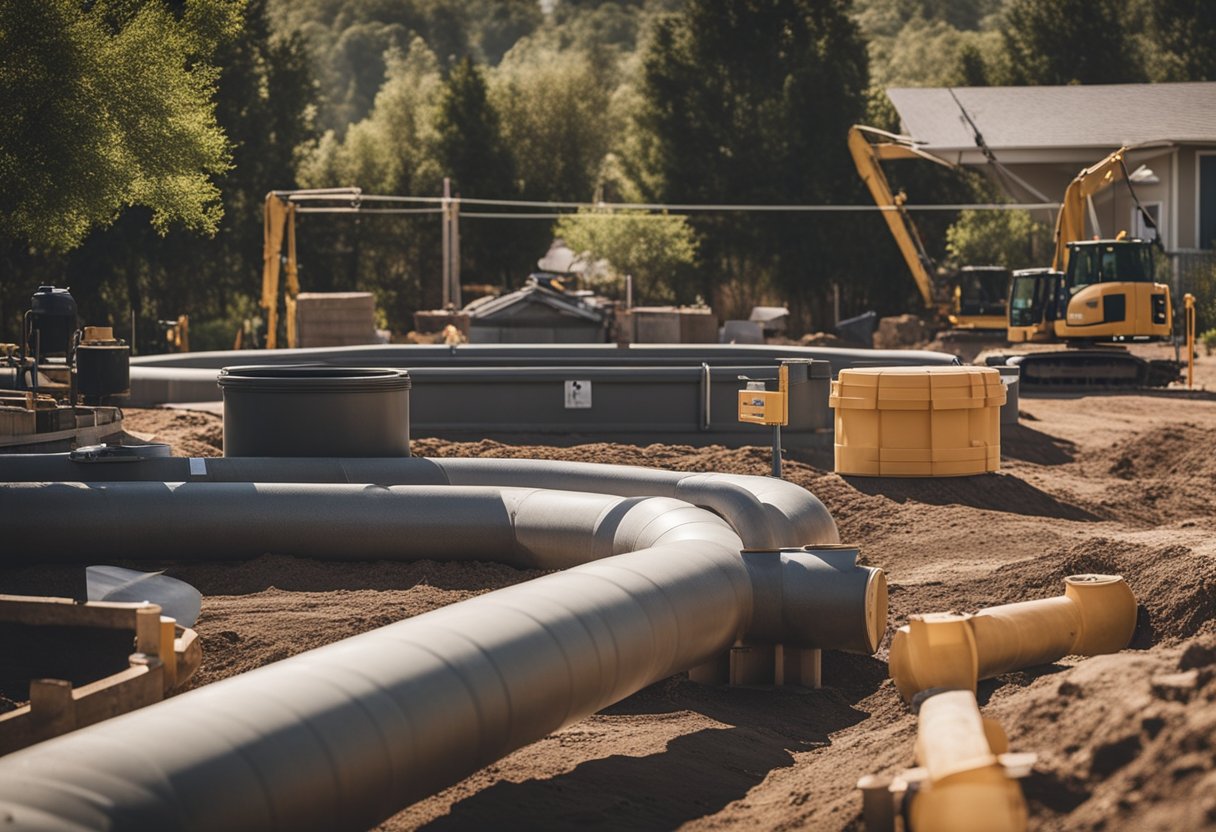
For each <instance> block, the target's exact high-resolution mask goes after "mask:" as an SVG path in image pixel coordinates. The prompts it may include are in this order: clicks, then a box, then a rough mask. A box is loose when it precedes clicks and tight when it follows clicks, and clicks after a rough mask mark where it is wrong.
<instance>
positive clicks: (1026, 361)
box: [1011, 349, 1181, 390]
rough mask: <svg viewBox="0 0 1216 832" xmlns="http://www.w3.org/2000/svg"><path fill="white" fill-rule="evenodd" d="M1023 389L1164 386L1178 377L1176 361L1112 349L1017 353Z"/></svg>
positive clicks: (1126, 388)
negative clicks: (1150, 357) (1142, 356)
mask: <svg viewBox="0 0 1216 832" xmlns="http://www.w3.org/2000/svg"><path fill="white" fill-rule="evenodd" d="M1015 362H1016V363H1017V365H1018V366H1019V367H1021V370H1022V373H1021V384H1022V386H1023V388H1027V389H1035V390H1052V389H1055V390H1065V389H1073V390H1076V389H1089V390H1135V389H1138V388H1143V387H1166V386H1167V385H1169V383H1170V382H1172V381H1175V380H1177V379H1178V378H1180V377H1181V365H1180V364H1178V363H1177V362H1175V361H1160V360H1153V361H1146V360H1145V359H1143V358H1139V357H1138V356H1135V355H1132V354H1131V353H1130V352H1125V351H1122V350H1113V349H1083V350H1075V349H1074V350H1053V351H1050V352H1036V353H1028V354H1025V355H1020V356H1018V357H1017V358H1016V359H1014V361H1011V363H1015Z"/></svg>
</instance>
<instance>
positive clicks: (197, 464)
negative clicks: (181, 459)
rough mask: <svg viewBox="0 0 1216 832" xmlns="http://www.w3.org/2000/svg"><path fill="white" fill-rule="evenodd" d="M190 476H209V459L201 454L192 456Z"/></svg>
mask: <svg viewBox="0 0 1216 832" xmlns="http://www.w3.org/2000/svg"><path fill="white" fill-rule="evenodd" d="M190 476H192V477H205V476H207V460H205V459H203V458H202V457H199V456H192V457H190Z"/></svg>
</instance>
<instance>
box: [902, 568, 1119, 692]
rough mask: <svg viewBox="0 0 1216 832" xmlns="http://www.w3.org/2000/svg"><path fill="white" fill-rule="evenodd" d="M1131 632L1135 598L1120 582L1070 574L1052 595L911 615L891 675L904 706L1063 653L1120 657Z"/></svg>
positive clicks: (1107, 577)
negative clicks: (967, 611) (967, 610)
mask: <svg viewBox="0 0 1216 832" xmlns="http://www.w3.org/2000/svg"><path fill="white" fill-rule="evenodd" d="M1135 629H1136V599H1135V596H1133V595H1132V591H1131V589H1130V588H1129V587H1128V585H1127V583H1126V582H1125V581H1124V580H1123V578H1122V577H1120V576H1118V575H1073V576H1072V577H1069V578H1065V579H1064V595H1062V596H1058V597H1056V598H1045V599H1042V600H1038V601H1024V602H1022V603H1020V604H1005V605H1003V606H999V607H989V608H987V609H982V610H980V611H979V612H977V613H976V614H975V615H957V614H954V613H932V614H929V615H914V616H911V617H910V618H909V621H908V624H906V625H905V626H903V627H900V628H899V629H898V630H896V631H895V637H894V639H893V640H892V641H891V655H890V659H889V664H890V670H891V678H892V679H894V680H895V685H896V687H898V688H899V692H900V693H901V694H902V695H903V697H904V699H905V700H907V701H911V700H912V697H913V696H915V695H916V694H917V693H918V692H919V691H922V690H930V689H933V688H948V689H958V690H970V691H974V690H975V685H976V682H977V681H978V680H979V679H991V678H992V677H994V676H999V675H1001V674H1002V673H1008V672H1010V671H1012V670H1018V669H1020V668H1024V667H1031V666H1033V665H1037V664H1050V663H1052V662H1054V661H1057V660H1058V659H1061V658H1063V657H1064V656H1070V655H1079V656H1096V655H1100V654H1103V653H1117V652H1119V651H1120V650H1122V649H1123V648H1124V647H1126V646H1127V645H1128V643H1129V642H1130V641H1131V639H1132V633H1133V632H1134V631H1135Z"/></svg>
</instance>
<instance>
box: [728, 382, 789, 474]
mask: <svg viewBox="0 0 1216 832" xmlns="http://www.w3.org/2000/svg"><path fill="white" fill-rule="evenodd" d="M789 388H790V368H789V367H788V366H787V365H785V364H782V365H781V367H780V369H779V370H778V371H777V389H776V390H766V389H765V387H764V382H763V381H749V382H748V383H747V387H746V389H743V390H740V391H739V421H740V422H749V423H751V424H753V425H772V427H773V476H774V477H777V478H778V479H780V478H781V426H782V425H787V424H789V420H790V414H789V400H790V392H789Z"/></svg>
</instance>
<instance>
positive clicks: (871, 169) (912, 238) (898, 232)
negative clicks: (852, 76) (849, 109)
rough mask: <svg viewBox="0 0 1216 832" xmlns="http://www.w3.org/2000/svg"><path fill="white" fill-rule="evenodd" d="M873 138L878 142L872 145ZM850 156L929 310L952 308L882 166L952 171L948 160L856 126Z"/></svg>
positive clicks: (902, 138)
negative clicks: (916, 164) (894, 162)
mask: <svg viewBox="0 0 1216 832" xmlns="http://www.w3.org/2000/svg"><path fill="white" fill-rule="evenodd" d="M870 137H873V138H874V139H876V141H872V140H871V138H870ZM849 152H850V153H851V154H852V156H853V164H854V165H856V166H857V173H858V175H859V176H860V177H861V180H862V181H863V182H865V183H866V187H867V188H869V190H870V196H871V197H873V199H874V203H875V204H876V205H878V206H879V207H880V208H883V209H885V210H883V212H882V216H883V219H884V220H886V222H887V228H889V229H890V230H891V236H892V237H894V238H895V244H896V245H897V246H898V247H899V251H900V254H902V255H903V257H904V262H906V263H907V264H908V270H909V271H911V272H912V278H913V279H914V280H915V281H916V288H918V289H919V290H920V295H921V298H922V299H924V302H925V306H926V307H927V308H929V309H933V310H935V311H938V312H942V311H943V310H944V309H945V308H948V307H949V304H950V301H951V299H950V298H941V297H938V293H937V292H936V291H935V290H934V280H933V260H932V259H931V258H930V257H929V255H928V253H927V252H926V251H925V245H924V243H923V242H922V241H921V238H920V232H918V231H917V230H916V225H915V224H914V223H913V222H912V217H911V216H910V215H909V214H908V212H907V210H905V209H904V207H903V205H904V201H905V197H904V195H903V194H899V195H895V194H893V193H892V192H891V185H890V183H889V182H887V177H886V175H885V174H884V173H883V172H882V165H881V162H882V161H884V160H888V159H925V160H927V161H930V162H934V163H936V164H939V165H942V166H943V167H948V168H952V167H954V165H952V164H950V163H949V162H947V161H946V160H944V159H939V158H938V157H936V156H934V155H932V154H931V153H926V152H925V151H923V150H921V149H919V148H917V147H915V146H914V145H913V144H912V140H911V139H910V138H908V137H907V136H897V135H895V134H894V133H888V132H886V131H884V130H878V129H876V128H873V127H866V126H864V125H860V124H855V125H853V126H852V127H850V128H849Z"/></svg>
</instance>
